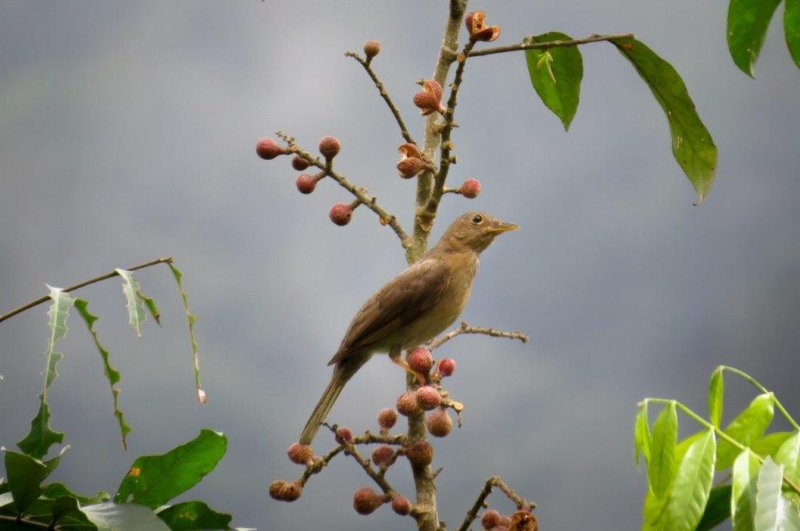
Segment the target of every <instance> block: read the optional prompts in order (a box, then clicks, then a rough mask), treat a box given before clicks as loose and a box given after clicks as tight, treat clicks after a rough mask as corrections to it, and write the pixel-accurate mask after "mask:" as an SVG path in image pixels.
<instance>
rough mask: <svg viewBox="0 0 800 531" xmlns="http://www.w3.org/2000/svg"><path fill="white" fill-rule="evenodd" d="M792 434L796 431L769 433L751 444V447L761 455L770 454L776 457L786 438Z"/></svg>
mask: <svg viewBox="0 0 800 531" xmlns="http://www.w3.org/2000/svg"><path fill="white" fill-rule="evenodd" d="M792 435H794V432H790V431H776V432H774V433H768V434H767V435H765V436H764V437H762V438H761V439H759V440H757V441H756V442H754V443H753V444H751V445H750V449H751V450H753V453H756V454H758V455H760V456H761V457H767V456H768V455H769V456H772V458H773V459H774V458H775V453H776V452H777V451H778V449H779V448H780V447H781V445H782V444H783V443H784V442H785V441H786V439H788V438H789V437H791V436H792Z"/></svg>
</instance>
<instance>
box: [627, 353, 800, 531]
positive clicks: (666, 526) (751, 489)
mask: <svg viewBox="0 0 800 531" xmlns="http://www.w3.org/2000/svg"><path fill="white" fill-rule="evenodd" d="M725 374H731V375H735V376H738V377H740V378H742V379H744V380H745V381H747V382H749V383H750V384H752V385H753V386H754V387H755V388H756V389H757V390H758V391H759V393H760V394H759V395H758V396H756V397H755V398H754V399H753V400H752V402H750V404H749V405H748V406H747V407H746V408H744V409H743V410H742V411H741V412H739V414H738V415H737V416H736V417H735V418H734V419H733V420H732V421H731V422H729V423H728V424H727V425H726V426H724V427H722V425H721V422H722V412H723V403H724V377H725ZM652 404H656V405H658V406H661V411H660V413H659V414H658V416H657V418H656V420H655V422H654V423H653V424H652V426H651V425H650V421H649V417H648V413H649V406H650V405H652ZM776 409H777V410H778V412H779V413H780V414H781V416H783V417H784V419H785V420H786V422H787V423H788V424H789V425H790V426H791V428H792V431H771V432H769V433H767V430H768V429H769V427H770V425H771V424H772V421H773V417H774V414H775V410H776ZM678 410H680V411H681V412H682V413H683V414H684V415H686V416H688V417H689V418H691V419H692V420H693V421H695V422H697V423H698V424H700V426H701V427H702V429H701V430H700V431H699V432H697V433H695V434H693V435H690V436H688V437H686V438H684V439H682V440H680V441H678V415H677V413H678ZM634 445H635V452H636V453H635V457H636V462H637V464H638V463H639V459H640V458H641V457H644V461H645V463H646V465H647V493H646V495H645V498H644V505H643V510H642V514H643V518H644V523H643V524H642V529H643V530H663V531H667V530H669V531H682V530H686V531H691V530H695V529H696V530H708V529H713V528H715V527H716V526H718V525H719V524H721V523H723V522H725V521H726V520H728V519H730V520H731V523H732V525H733V529H734V531H778V530H787V531H788V530H800V425H798V424H797V422H795V420H794V419H793V418H792V417H791V415H789V413H788V412H787V411H786V409H785V408H784V407H783V405H782V404H781V402H780V401H779V400H778V398H777V397H776V396H775V394H774V393H772V392H769V391H767V389H766V388H764V386H763V385H761V384H760V383H759V382H758V381H756V380H755V379H754V378H753V377H751V376H750V375H748V374H746V373H744V372H742V371H740V370H738V369H734V368H732V367H726V366H724V365H722V366H719V367H717V368H716V369H715V370H714V372H713V373H712V374H711V379H710V382H709V389H708V418H707V419H705V418H703V417H702V416H701V415H699V414H698V413H696V412H694V411H692V410H691V409H690V408H689V407H687V406H686V405H684V404H683V403H681V402H679V401H677V400H670V399H664V398H646V399H644V400H643V401H642V402H640V404H639V413H638V414H637V416H636V422H635V427H634ZM715 477H717V478H718V481H717V483H716V485H713V483H714V478H715ZM712 485H713V486H712Z"/></svg>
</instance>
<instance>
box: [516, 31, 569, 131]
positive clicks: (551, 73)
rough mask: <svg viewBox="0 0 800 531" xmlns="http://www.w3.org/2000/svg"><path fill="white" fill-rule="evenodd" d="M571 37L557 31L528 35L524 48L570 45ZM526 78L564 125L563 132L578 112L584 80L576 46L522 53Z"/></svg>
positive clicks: (531, 50) (532, 50)
mask: <svg viewBox="0 0 800 531" xmlns="http://www.w3.org/2000/svg"><path fill="white" fill-rule="evenodd" d="M569 40H572V37H570V36H569V35H566V34H564V33H559V32H557V31H551V32H549V33H543V34H541V35H531V36H530V37H526V38H525V39H524V41H523V43H524V44H531V43H534V42H551V41H569ZM525 60H526V62H527V63H528V74H529V75H530V78H531V84H533V88H534V90H536V93H537V94H538V95H539V97H540V98H541V99H542V102H544V104H545V105H546V106H547V108H548V109H550V110H551V111H553V114H555V115H556V116H557V117H558V118H559V119H560V120H561V123H562V124H564V130H565V131H566V130H568V129H569V124H570V123H571V122H572V119H573V118H574V117H575V113H576V112H577V111H578V101H579V100H580V93H581V79H583V59H582V58H581V52H580V50H578V47H577V46H570V47H563V48H550V49H549V50H546V49H529V50H525Z"/></svg>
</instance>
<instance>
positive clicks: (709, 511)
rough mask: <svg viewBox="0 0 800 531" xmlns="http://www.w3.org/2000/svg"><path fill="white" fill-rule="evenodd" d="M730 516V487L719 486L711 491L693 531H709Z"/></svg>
mask: <svg viewBox="0 0 800 531" xmlns="http://www.w3.org/2000/svg"><path fill="white" fill-rule="evenodd" d="M730 516H731V486H730V485H720V486H718V487H714V488H713V489H711V493H710V494H709V495H708V502H707V503H706V508H705V510H704V511H703V517H702V518H701V519H700V523H699V524H697V529H696V530H695V531H709V530H711V529H714V528H716V527H717V526H718V525H720V524H721V523H722V522H724V521H725V520H727V519H728V518H730Z"/></svg>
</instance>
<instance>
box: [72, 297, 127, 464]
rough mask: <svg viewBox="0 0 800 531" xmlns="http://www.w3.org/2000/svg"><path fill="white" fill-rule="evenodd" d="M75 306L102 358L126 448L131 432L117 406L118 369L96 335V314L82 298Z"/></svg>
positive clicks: (123, 444)
mask: <svg viewBox="0 0 800 531" xmlns="http://www.w3.org/2000/svg"><path fill="white" fill-rule="evenodd" d="M75 308H77V309H78V313H79V314H80V315H81V317H83V320H84V321H85V322H86V326H87V328H88V329H89V333H90V334H92V339H93V340H94V344H95V346H96V347H97V350H98V352H99V353H100V358H101V359H102V360H103V373H104V374H105V375H106V379H107V380H108V384H109V386H110V387H111V398H112V400H113V402H114V416H115V417H117V423H118V424H119V431H120V434H121V435H122V447H123V448H125V449H126V450H127V449H128V443H127V440H126V437H127V435H128V434H129V433H130V432H131V427H130V425H128V423H127V422H126V421H125V417H124V415H123V413H122V410H121V409H120V408H119V393H120V389H119V387H118V386H117V384H118V383H119V379H120V374H119V371H118V370H116V369H115V368H114V367H112V366H111V363H110V362H109V359H108V350H106V348H105V347H104V346H103V344H102V343H100V339H99V338H98V337H97V330H96V329H95V327H94V323H95V321H97V316H96V315H93V314H92V313H91V312H90V311H89V303H88V302H86V301H85V300H83V299H76V300H75Z"/></svg>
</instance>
